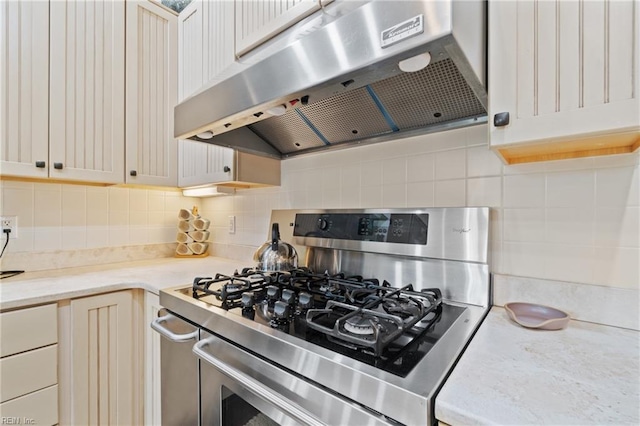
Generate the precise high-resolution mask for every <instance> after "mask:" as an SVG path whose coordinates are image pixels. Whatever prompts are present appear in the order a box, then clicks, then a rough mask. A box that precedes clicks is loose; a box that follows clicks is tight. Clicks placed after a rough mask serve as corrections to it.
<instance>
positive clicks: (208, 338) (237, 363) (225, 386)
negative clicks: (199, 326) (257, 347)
mask: <svg viewBox="0 0 640 426" xmlns="http://www.w3.org/2000/svg"><path fill="white" fill-rule="evenodd" d="M202 336H203V340H200V341H199V342H198V343H196V344H195V346H194V347H193V352H194V353H195V354H196V355H197V356H198V357H200V358H201V359H202V360H203V361H204V362H202V363H201V368H200V390H201V406H200V407H201V416H202V417H201V424H202V425H221V426H222V425H234V426H236V425H265V426H266V425H269V426H270V425H274V426H275V425H299V424H302V425H325V424H329V425H338V424H357V425H389V424H390V422H388V421H387V420H386V419H385V418H384V416H381V415H380V414H377V413H374V412H372V411H370V410H367V409H365V408H363V407H362V406H360V405H357V404H355V403H353V402H351V401H349V400H347V399H345V398H343V397H341V396H339V395H336V394H333V393H331V392H329V391H327V390H325V389H322V388H320V387H318V386H316V385H314V384H313V383H310V382H308V381H307V380H305V379H303V378H301V377H298V376H296V375H294V374H292V373H290V372H288V371H286V370H283V369H281V368H279V367H277V366H276V365H274V364H271V363H270V362H267V361H265V360H263V359H261V358H258V357H257V356H255V355H252V354H250V353H248V352H246V351H244V350H242V349H241V348H239V347H237V346H235V345H233V344H231V343H228V342H226V341H224V340H222V339H220V338H218V337H216V336H212V335H211V334H208V333H205V332H204V331H202Z"/></svg>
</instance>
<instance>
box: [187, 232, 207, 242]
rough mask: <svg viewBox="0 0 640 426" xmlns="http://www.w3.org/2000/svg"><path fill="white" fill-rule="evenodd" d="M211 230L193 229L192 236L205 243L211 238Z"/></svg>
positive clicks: (195, 239)
mask: <svg viewBox="0 0 640 426" xmlns="http://www.w3.org/2000/svg"><path fill="white" fill-rule="evenodd" d="M209 235H210V234H209V231H193V232H192V233H191V234H190V236H191V237H192V238H193V240H194V241H196V242H198V243H204V242H206V241H207V240H208V239H209Z"/></svg>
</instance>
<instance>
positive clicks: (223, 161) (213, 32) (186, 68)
mask: <svg viewBox="0 0 640 426" xmlns="http://www.w3.org/2000/svg"><path fill="white" fill-rule="evenodd" d="M178 34H179V36H178V43H179V51H180V61H179V64H180V65H179V66H180V78H179V88H180V90H179V98H180V100H183V99H186V98H188V97H189V96H191V95H192V94H194V93H195V92H197V91H198V90H199V89H200V88H201V87H202V86H203V84H204V83H206V82H208V81H210V80H213V79H215V77H216V76H217V75H219V74H220V72H221V71H222V70H224V69H225V68H226V67H227V66H229V65H230V64H232V63H233V61H234V56H233V3H232V2H218V1H216V2H213V1H202V0H194V1H193V2H192V3H191V4H189V6H187V7H186V8H185V9H184V10H183V11H182V12H181V13H180V16H179V18H178ZM233 158H234V156H233V150H232V149H230V148H224V147H219V146H216V145H211V144H208V143H203V142H194V141H188V140H185V141H180V142H179V152H178V161H179V164H178V186H180V187H186V186H197V185H205V184H208V183H214V182H223V181H229V180H232V174H231V173H230V169H231V167H233ZM225 170H227V171H225Z"/></svg>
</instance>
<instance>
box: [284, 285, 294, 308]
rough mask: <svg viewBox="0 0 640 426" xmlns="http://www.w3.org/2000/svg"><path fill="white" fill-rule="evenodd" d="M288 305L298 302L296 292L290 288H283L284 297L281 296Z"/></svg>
mask: <svg viewBox="0 0 640 426" xmlns="http://www.w3.org/2000/svg"><path fill="white" fill-rule="evenodd" d="M280 300H282V301H283V302H284V303H286V304H287V305H293V304H295V303H296V292H295V291H293V290H289V289H288V288H286V289H284V290H282V297H281V298H280Z"/></svg>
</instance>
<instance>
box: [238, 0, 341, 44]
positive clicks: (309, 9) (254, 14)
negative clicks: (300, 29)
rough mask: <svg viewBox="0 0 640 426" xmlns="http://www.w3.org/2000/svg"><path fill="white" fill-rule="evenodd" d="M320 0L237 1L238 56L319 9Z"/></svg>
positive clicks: (325, 2)
mask: <svg viewBox="0 0 640 426" xmlns="http://www.w3.org/2000/svg"><path fill="white" fill-rule="evenodd" d="M330 1H331V0H329V1H326V0H324V1H322V2H321V1H319V0H288V1H281V0H236V1H235V7H236V13H235V14H236V29H235V40H236V44H235V46H236V48H235V53H236V56H241V55H244V54H245V53H247V52H248V51H250V50H251V49H253V48H254V47H256V46H258V45H260V44H262V43H264V42H265V41H267V40H269V39H270V38H271V37H273V36H275V35H276V34H278V33H280V32H282V31H284V30H285V29H287V28H288V27H290V26H292V25H294V24H296V23H297V22H300V21H301V20H302V19H304V18H306V17H307V16H309V15H311V14H312V13H313V12H315V11H317V10H320V7H321V6H320V3H322V4H323V5H324V4H327V3H330Z"/></svg>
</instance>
